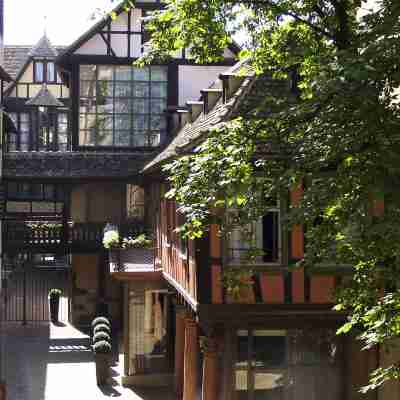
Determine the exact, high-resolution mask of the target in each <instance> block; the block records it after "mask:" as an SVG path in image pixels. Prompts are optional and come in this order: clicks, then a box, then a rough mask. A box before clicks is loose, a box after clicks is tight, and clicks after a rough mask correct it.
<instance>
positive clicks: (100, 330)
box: [92, 317, 112, 385]
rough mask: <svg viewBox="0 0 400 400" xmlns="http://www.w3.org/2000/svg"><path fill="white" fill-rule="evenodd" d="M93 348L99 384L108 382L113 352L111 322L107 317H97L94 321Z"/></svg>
mask: <svg viewBox="0 0 400 400" xmlns="http://www.w3.org/2000/svg"><path fill="white" fill-rule="evenodd" d="M92 328H93V336H92V342H93V345H92V348H93V353H94V359H95V363H96V379H97V384H98V385H104V384H105V383H107V379H108V377H109V373H110V362H111V354H112V346H111V323H110V321H109V320H108V319H107V318H105V317H97V318H95V319H94V320H93V322H92Z"/></svg>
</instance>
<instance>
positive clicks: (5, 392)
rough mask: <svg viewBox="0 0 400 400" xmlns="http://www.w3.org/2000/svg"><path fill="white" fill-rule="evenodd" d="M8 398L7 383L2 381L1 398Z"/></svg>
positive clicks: (3, 399) (0, 385) (0, 399)
mask: <svg viewBox="0 0 400 400" xmlns="http://www.w3.org/2000/svg"><path fill="white" fill-rule="evenodd" d="M6 398H7V390H6V384H5V383H0V400H6Z"/></svg>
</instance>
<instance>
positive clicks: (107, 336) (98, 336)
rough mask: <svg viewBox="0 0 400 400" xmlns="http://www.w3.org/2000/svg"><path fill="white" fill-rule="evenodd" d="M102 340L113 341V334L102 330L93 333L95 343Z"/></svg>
mask: <svg viewBox="0 0 400 400" xmlns="http://www.w3.org/2000/svg"><path fill="white" fill-rule="evenodd" d="M101 340H105V341H106V342H109V343H111V336H110V334H109V333H108V332H104V331H100V332H96V333H95V334H94V335H93V343H97V342H100V341H101Z"/></svg>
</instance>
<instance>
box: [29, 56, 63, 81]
mask: <svg viewBox="0 0 400 400" xmlns="http://www.w3.org/2000/svg"><path fill="white" fill-rule="evenodd" d="M56 79H57V77H56V69H55V65H54V62H52V61H35V62H34V76H33V80H34V82H35V83H55V82H56Z"/></svg>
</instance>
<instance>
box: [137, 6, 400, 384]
mask: <svg viewBox="0 0 400 400" xmlns="http://www.w3.org/2000/svg"><path fill="white" fill-rule="evenodd" d="M363 6H364V7H365V6H366V4H365V2H361V1H360V0H302V1H298V0H243V1H235V0H208V1H205V0H166V1H165V8H164V9H163V10H162V11H157V12H155V13H154V14H153V16H152V17H149V21H148V25H147V28H148V29H149V31H150V32H151V34H152V39H151V45H152V46H151V51H150V52H149V53H148V54H146V55H145V56H144V57H143V59H142V62H151V61H154V60H158V59H164V58H166V57H168V56H169V55H170V54H172V53H173V52H174V51H176V50H178V49H180V48H184V47H186V48H188V47H190V49H191V50H190V54H191V56H192V57H193V58H194V59H195V60H196V61H198V62H209V61H215V60H218V59H219V58H220V57H222V51H223V49H224V48H225V47H226V45H227V44H228V43H229V42H230V40H231V39H230V38H231V36H232V35H233V34H235V33H237V32H241V34H242V35H243V36H244V37H245V38H246V50H245V51H243V53H242V56H243V57H249V61H248V62H249V63H251V65H252V66H253V68H254V69H255V71H256V73H257V74H260V76H268V77H271V78H273V79H276V80H278V81H279V80H285V79H286V80H287V79H289V78H290V79H292V80H293V79H294V78H295V79H294V80H295V81H296V83H297V85H296V88H297V90H296V91H295V92H293V91H292V92H291V93H287V92H280V93H274V92H267V93H264V97H260V98H259V101H258V103H257V105H253V106H254V107H252V109H247V110H244V111H243V113H242V114H241V115H237V116H236V118H235V119H234V120H232V121H229V122H227V123H226V124H225V125H224V126H220V127H218V129H214V130H212V131H211V132H210V133H209V134H208V136H207V138H205V140H204V142H203V143H202V144H201V145H200V146H198V148H197V149H196V151H194V152H193V153H192V154H190V155H186V156H183V157H181V158H179V159H177V160H175V161H174V162H172V163H171V164H169V166H167V168H166V170H167V172H168V173H169V177H170V178H169V179H170V182H171V185H172V189H171V191H170V193H169V195H170V196H171V197H174V198H175V199H176V200H177V201H178V203H179V204H180V205H181V210H182V211H183V212H184V213H185V215H186V220H187V222H186V224H185V229H186V233H187V234H188V235H189V236H191V237H199V236H201V235H202V234H203V233H204V231H205V230H206V229H207V226H208V225H209V224H210V223H211V222H213V221H215V218H217V217H216V216H215V215H214V214H215V213H213V210H215V208H219V207H231V206H232V205H235V207H236V208H238V209H239V210H240V212H239V213H238V218H239V223H242V224H245V223H246V222H247V221H248V220H251V219H255V218H257V217H258V216H260V215H262V214H263V212H264V211H263V210H264V208H265V204H264V203H263V201H262V200H261V198H260V196H257V195H255V193H256V191H255V188H257V189H258V190H259V189H260V188H262V190H263V191H264V192H265V193H267V194H268V195H275V194H278V193H287V192H288V191H290V190H291V189H292V188H293V186H295V185H299V184H302V185H303V198H302V201H301V204H300V205H299V206H298V207H292V208H291V209H290V210H289V214H288V221H287V222H288V224H294V223H301V224H303V225H304V226H305V227H306V243H307V245H306V252H305V257H304V260H302V262H301V264H302V265H305V266H306V267H307V268H313V267H315V265H320V264H323V263H324V262H327V261H329V262H330V263H331V264H332V263H334V264H337V265H345V266H351V267H349V268H352V270H353V271H352V272H353V279H352V281H351V283H350V284H348V285H347V286H345V287H343V288H342V290H340V291H339V293H338V295H337V306H336V308H337V309H338V310H346V311H347V312H348V313H349V320H348V323H346V324H345V325H344V326H343V327H342V328H341V329H340V332H342V333H346V332H348V331H349V330H350V329H352V328H354V327H356V328H357V329H359V330H361V332H362V334H361V338H362V340H364V342H365V346H366V347H367V348H369V347H373V346H376V345H377V344H383V345H388V344H389V343H390V342H391V340H392V339H394V338H397V337H398V335H399V334H400V313H399V310H400V206H399V205H400V202H399V201H400V138H399V132H400V129H399V128H400V118H399V106H398V104H399V103H398V93H399V91H398V88H399V87H400V70H399V66H400V59H399V55H400V40H399V39H400V37H399V36H400V18H399V17H400V3H399V1H398V0H380V1H376V4H375V7H374V9H373V10H367V11H366V13H365V15H364V16H360V15H359V14H358V15H357V13H358V12H359V11H360V7H363ZM265 148H269V149H274V150H277V154H278V156H277V157H269V156H268V151H267V152H265V151H260V149H265ZM383 204H384V212H382V211H383ZM218 222H219V223H221V226H222V227H223V229H226V230H229V226H226V225H224V220H220V221H218ZM399 378H400V360H398V362H397V363H394V364H393V365H391V366H389V367H387V368H381V367H380V368H378V369H377V370H376V371H375V372H374V373H373V374H372V376H371V381H370V385H369V386H368V387H367V388H366V389H372V388H376V387H377V386H379V385H380V384H382V383H383V382H385V381H386V380H388V379H399Z"/></svg>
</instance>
